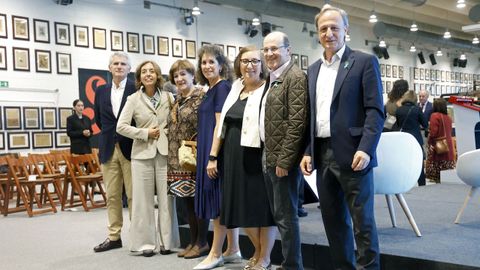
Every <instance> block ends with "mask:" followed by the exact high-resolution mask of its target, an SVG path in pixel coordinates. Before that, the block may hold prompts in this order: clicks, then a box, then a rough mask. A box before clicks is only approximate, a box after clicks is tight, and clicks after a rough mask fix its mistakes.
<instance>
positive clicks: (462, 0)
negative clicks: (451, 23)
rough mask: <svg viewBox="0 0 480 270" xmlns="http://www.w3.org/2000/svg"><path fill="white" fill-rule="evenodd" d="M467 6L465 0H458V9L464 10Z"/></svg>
mask: <svg viewBox="0 0 480 270" xmlns="http://www.w3.org/2000/svg"><path fill="white" fill-rule="evenodd" d="M465 6H466V4H465V0H458V1H457V8H464V7H465Z"/></svg>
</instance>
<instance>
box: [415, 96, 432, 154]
mask: <svg viewBox="0 0 480 270" xmlns="http://www.w3.org/2000/svg"><path fill="white" fill-rule="evenodd" d="M429 96H430V95H429V93H428V91H427V90H420V92H418V101H419V102H418V106H419V107H420V109H422V113H423V117H424V118H425V120H427V123H428V122H430V115H432V112H433V105H432V103H431V102H430V101H428V97H429ZM422 130H423V131H424V135H425V138H427V137H428V129H423V128H422ZM425 150H426V149H425Z"/></svg>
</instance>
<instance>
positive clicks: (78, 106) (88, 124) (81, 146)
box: [67, 99, 93, 155]
mask: <svg viewBox="0 0 480 270" xmlns="http://www.w3.org/2000/svg"><path fill="white" fill-rule="evenodd" d="M84 108H85V107H84V105H83V101H81V100H80V99H76V100H75V101H73V110H74V111H75V113H74V114H72V115H70V116H69V117H68V118H67V135H68V137H70V153H72V154H78V155H81V154H90V153H92V147H91V146H90V137H91V136H92V134H93V130H92V121H91V120H90V118H88V116H86V115H84V114H83V109H84Z"/></svg>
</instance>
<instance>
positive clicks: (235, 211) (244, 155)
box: [217, 46, 276, 270]
mask: <svg viewBox="0 0 480 270" xmlns="http://www.w3.org/2000/svg"><path fill="white" fill-rule="evenodd" d="M234 70H235V75H236V76H237V77H238V79H237V80H236V81H235V82H234V83H233V85H232V90H231V91H230V93H229V95H228V97H227V99H226V101H225V104H224V105H223V109H222V114H221V116H220V126H219V128H218V133H217V136H218V137H223V145H222V147H223V148H222V149H223V159H224V161H223V163H224V166H223V168H224V169H223V172H224V173H223V191H222V192H223V193H222V207H221V208H220V211H221V212H220V223H221V224H222V225H225V226H226V227H227V228H238V227H242V228H244V229H245V232H246V233H247V235H248V238H249V239H250V241H251V242H252V244H253V247H254V249H255V251H254V254H253V256H252V257H251V258H250V259H249V261H248V262H247V264H246V266H245V267H244V269H258V270H260V269H269V267H270V266H271V263H270V253H271V251H272V248H273V244H274V242H275V231H276V230H275V222H274V221H273V216H272V213H271V210H270V205H269V204H268V198H267V191H266V188H265V184H264V179H263V174H262V149H261V145H260V131H259V126H258V117H259V111H258V108H259V107H260V101H261V99H262V94H263V90H264V88H265V78H266V77H267V76H268V71H267V67H266V65H265V60H264V58H263V57H262V55H261V54H260V51H259V50H258V49H257V48H256V47H255V46H247V47H243V48H242V49H240V52H239V54H238V55H237V57H236V58H235V62H234Z"/></svg>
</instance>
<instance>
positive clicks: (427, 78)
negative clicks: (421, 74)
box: [425, 68, 430, 81]
mask: <svg viewBox="0 0 480 270" xmlns="http://www.w3.org/2000/svg"><path fill="white" fill-rule="evenodd" d="M428 80H430V69H428V68H426V69H425V81H428Z"/></svg>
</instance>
